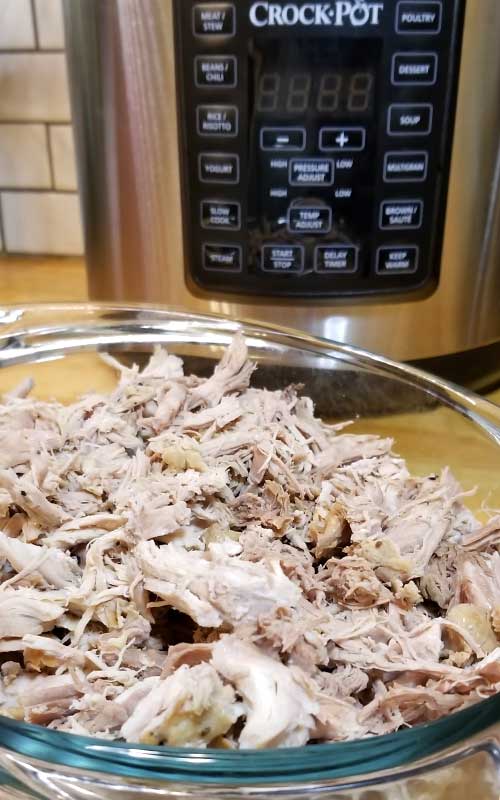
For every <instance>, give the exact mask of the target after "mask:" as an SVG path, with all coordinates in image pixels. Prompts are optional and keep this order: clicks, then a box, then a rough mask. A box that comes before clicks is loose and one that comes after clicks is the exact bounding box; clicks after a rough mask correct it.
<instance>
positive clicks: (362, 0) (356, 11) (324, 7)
mask: <svg viewBox="0 0 500 800" xmlns="http://www.w3.org/2000/svg"><path fill="white" fill-rule="evenodd" d="M383 8H384V4H383V3H373V2H367V0H336V2H333V3H303V4H302V5H298V4H297V3H286V4H285V5H283V4H281V3H267V2H258V3H254V4H253V6H252V7H251V8H250V22H251V23H252V25H254V26H255V27H256V28H265V27H271V26H274V25H282V26H283V25H287V26H292V25H334V26H336V27H342V26H344V25H352V27H354V28H361V27H363V26H364V25H378V24H379V20H380V12H381V11H382V10H383Z"/></svg>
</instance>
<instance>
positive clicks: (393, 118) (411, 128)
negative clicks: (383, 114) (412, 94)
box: [387, 103, 433, 136]
mask: <svg viewBox="0 0 500 800" xmlns="http://www.w3.org/2000/svg"><path fill="white" fill-rule="evenodd" d="M432 110H433V109H432V105H431V104H430V103H393V105H392V106H389V112H388V116H387V133H388V134H389V135H390V136H426V135H427V134H428V133H430V132H431V129H432Z"/></svg>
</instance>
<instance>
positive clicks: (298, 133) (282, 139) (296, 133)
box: [260, 127, 306, 151]
mask: <svg viewBox="0 0 500 800" xmlns="http://www.w3.org/2000/svg"><path fill="white" fill-rule="evenodd" d="M305 146H306V132H305V129H304V128H287V127H286V128H285V127H283V128H261V131H260V149H261V150H265V151H267V150H270V151H275V150H287V151H293V150H304V148H305Z"/></svg>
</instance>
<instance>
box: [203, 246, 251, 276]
mask: <svg viewBox="0 0 500 800" xmlns="http://www.w3.org/2000/svg"><path fill="white" fill-rule="evenodd" d="M202 263H203V267H204V269H208V270H212V271H218V272H240V271H241V264H242V258H241V246H240V245H239V244H231V245H228V244H204V245H203V247H202Z"/></svg>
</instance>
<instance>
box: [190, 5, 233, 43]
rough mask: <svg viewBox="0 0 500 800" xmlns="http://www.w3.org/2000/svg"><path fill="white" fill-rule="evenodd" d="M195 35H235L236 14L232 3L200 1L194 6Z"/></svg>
mask: <svg viewBox="0 0 500 800" xmlns="http://www.w3.org/2000/svg"><path fill="white" fill-rule="evenodd" d="M193 32H194V35H195V36H234V34H235V33H236V15H235V8H234V6H233V4H232V3H198V4H197V5H195V6H194V7H193Z"/></svg>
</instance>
